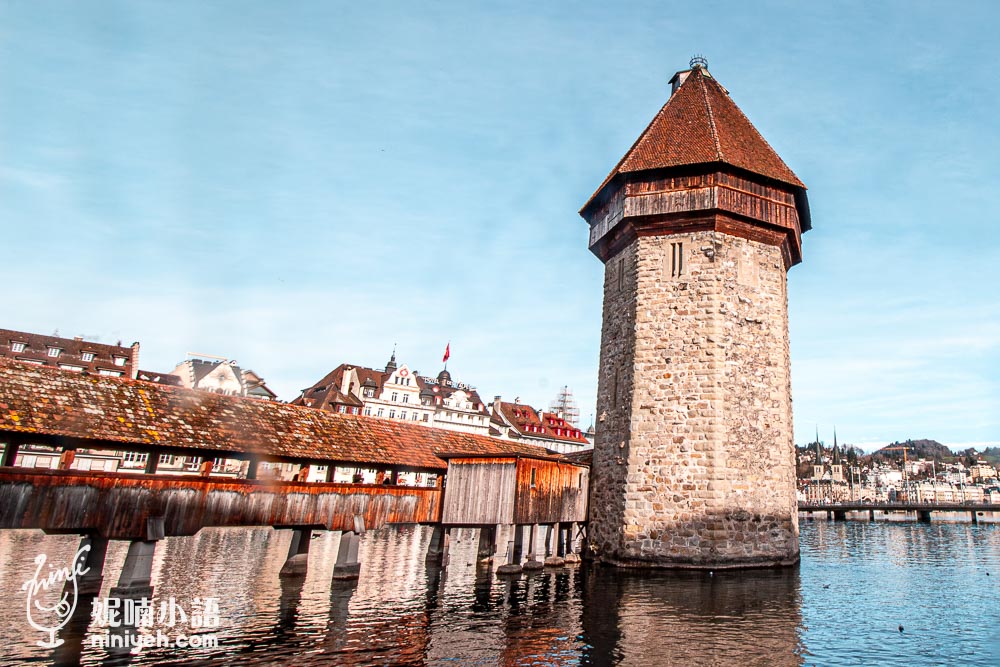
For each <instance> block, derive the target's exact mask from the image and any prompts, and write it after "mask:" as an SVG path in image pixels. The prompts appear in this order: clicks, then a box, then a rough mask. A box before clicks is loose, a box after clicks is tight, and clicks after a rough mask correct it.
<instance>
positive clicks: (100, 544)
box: [64, 535, 108, 595]
mask: <svg viewBox="0 0 1000 667" xmlns="http://www.w3.org/2000/svg"><path fill="white" fill-rule="evenodd" d="M85 547H89V548H88V549H87V550H86V551H85V552H84V553H82V554H80V568H79V569H80V570H86V572H84V573H83V574H82V575H80V576H79V577H77V578H76V590H77V592H78V593H79V594H80V595H96V594H97V593H100V592H101V585H102V584H104V559H105V558H106V557H107V555H108V540H107V539H106V538H103V537H98V536H96V535H84V536H83V537H82V538H80V547H79V548H78V549H77V553H80V550H81V549H84V548H85ZM71 587H72V584H68V583H67V585H66V587H64V590H66V588H71Z"/></svg>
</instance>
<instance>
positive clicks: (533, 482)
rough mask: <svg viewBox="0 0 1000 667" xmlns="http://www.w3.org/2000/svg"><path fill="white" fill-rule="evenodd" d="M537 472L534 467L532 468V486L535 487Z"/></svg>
mask: <svg viewBox="0 0 1000 667" xmlns="http://www.w3.org/2000/svg"><path fill="white" fill-rule="evenodd" d="M536 472H537V471H536V470H535V469H534V468H532V469H531V488H535V473H536Z"/></svg>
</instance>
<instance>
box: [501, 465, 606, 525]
mask: <svg viewBox="0 0 1000 667" xmlns="http://www.w3.org/2000/svg"><path fill="white" fill-rule="evenodd" d="M589 485H590V468H587V467H585V466H577V465H573V464H570V463H559V462H557V461H548V460H541V459H529V458H521V459H518V461H517V494H516V496H515V499H514V523H518V524H536V523H557V522H570V521H586V520H587V495H588V489H589Z"/></svg>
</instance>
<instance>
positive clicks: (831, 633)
mask: <svg viewBox="0 0 1000 667" xmlns="http://www.w3.org/2000/svg"><path fill="white" fill-rule="evenodd" d="M429 538H430V532H429V530H428V529H424V528H418V527H400V528H393V529H383V530H380V531H372V532H369V533H368V534H367V535H366V536H365V537H364V539H363V541H362V548H361V558H362V578H361V580H360V581H359V582H357V583H356V584H355V585H344V584H339V583H338V584H335V585H333V586H332V587H331V584H330V575H331V571H332V567H333V562H334V561H335V559H336V553H337V546H338V542H339V536H338V535H337V534H335V533H332V534H331V533H321V534H319V537H317V538H316V539H314V540H313V541H312V543H311V551H310V560H309V574H308V576H307V577H306V578H305V580H304V581H302V580H299V581H298V582H295V583H292V582H282V581H280V580H279V578H278V576H277V573H278V570H279V569H280V568H281V565H282V563H283V561H284V558H285V555H286V553H287V549H288V542H289V539H290V534H289V533H288V532H287V531H272V530H269V529H252V530H245V529H244V530H205V531H202V532H201V533H200V534H199V535H197V536H195V537H191V538H171V539H167V540H165V541H163V542H161V543H159V545H158V547H157V551H156V561H155V563H154V573H153V583H154V586H155V592H154V599H155V600H156V601H157V602H161V601H165V600H168V599H169V598H170V597H173V598H174V599H175V600H176V602H177V604H178V605H179V606H181V607H182V608H185V609H188V610H190V609H191V608H192V605H193V604H194V599H195V598H199V599H203V598H205V597H215V598H218V599H219V607H220V612H221V616H222V619H221V623H220V627H219V628H218V631H217V633H218V637H219V647H218V648H214V649H193V648H185V649H165V648H159V649H157V648H145V649H143V650H142V651H140V652H139V653H138V654H130V653H127V652H122V651H121V650H120V649H118V650H109V649H105V648H95V647H92V646H90V641H91V638H92V637H94V636H96V635H97V633H98V632H103V629H102V628H99V627H97V625H96V624H93V623H90V618H89V610H90V602H89V601H88V600H85V599H82V600H81V605H80V608H81V609H84V613H81V614H78V616H77V618H76V620H75V622H74V624H72V625H71V626H70V627H68V628H67V629H65V630H63V631H62V633H61V635H60V636H61V637H63V638H64V639H65V643H64V644H63V645H62V646H61V647H59V648H58V649H55V650H53V649H43V648H41V647H39V646H37V645H36V644H35V642H37V641H38V640H39V639H42V638H43V635H42V634H41V633H39V632H37V631H35V630H33V629H32V628H31V626H29V625H28V623H27V620H26V615H25V608H24V605H25V593H24V592H22V590H21V585H22V584H23V582H24V581H25V580H27V579H30V578H31V576H32V574H33V573H34V562H33V559H34V558H35V556H36V555H37V554H39V553H45V554H46V555H47V556H48V558H49V560H50V561H51V562H54V563H57V564H64V563H69V562H70V561H71V559H72V557H73V554H74V553H75V551H76V547H77V540H76V539H75V538H72V537H61V536H45V535H42V534H40V533H36V532H31V531H4V532H0V600H2V601H4V604H2V605H0V627H2V628H3V629H4V633H3V642H2V643H0V663H3V664H27V663H38V664H53V663H69V664H75V663H76V662H77V661H79V662H80V663H81V664H86V665H126V664H134V665H146V664H223V665H235V664H246V663H250V662H253V663H256V664H294V665H301V666H309V665H337V664H343V665H417V664H430V665H610V664H622V665H738V666H740V667H746V666H750V665H779V666H782V665H814V664H815V665H983V666H987V665H989V666H990V667H995V666H996V665H1000V630H998V621H1000V526H996V525H992V526H991V525H979V526H976V525H972V524H956V523H947V524H946V523H941V524H932V525H919V524H887V523H874V524H869V523H862V522H847V523H827V522H815V523H814V522H811V521H803V523H802V563H801V565H800V566H799V567H798V568H795V569H790V570H786V571H760V572H754V571H751V572H731V573H726V572H717V573H714V574H712V575H710V574H708V573H649V572H620V571H615V570H611V569H605V568H587V567H579V566H576V567H572V568H565V569H559V570H554V571H545V572H543V573H539V574H536V575H522V576H520V577H517V578H514V579H500V578H498V577H497V576H496V575H495V574H494V573H493V572H491V571H490V570H489V569H486V568H483V567H477V566H476V565H475V559H474V554H475V548H476V533H475V532H473V531H459V532H458V540H457V543H455V544H454V545H453V546H454V550H453V556H452V563H451V565H450V567H449V568H448V569H447V570H446V571H444V572H443V573H442V572H440V571H438V570H435V569H430V570H428V569H427V568H425V566H424V562H423V555H424V551H425V550H426V547H427V543H428V540H429ZM124 557H125V545H124V544H120V543H112V545H111V547H110V549H109V553H108V560H107V565H106V569H105V572H106V574H107V577H106V581H105V588H104V590H103V591H102V596H103V595H107V590H108V587H109V586H110V585H111V583H113V582H112V581H111V580H112V579H114V578H116V577H117V574H118V571H119V569H120V567H121V564H122V562H123V560H124ZM987 573H989V575H988V574H987ZM901 625H902V626H903V632H900V631H899V626H901ZM164 630H171V629H170V628H164Z"/></svg>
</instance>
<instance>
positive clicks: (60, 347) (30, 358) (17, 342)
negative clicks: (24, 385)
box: [0, 329, 139, 378]
mask: <svg viewBox="0 0 1000 667" xmlns="http://www.w3.org/2000/svg"><path fill="white" fill-rule="evenodd" d="M0 357H6V358H7V359H14V360H15V361H20V362H23V363H26V364H35V365H39V366H50V367H53V368H60V369H62V370H64V371H72V372H77V373H83V372H86V373H93V374H95V375H106V376H109V377H126V378H135V376H136V371H137V369H138V367H139V343H132V345H130V346H128V347H125V346H123V345H121V343H118V344H116V345H107V344H105V343H95V342H94V341H90V340H85V339H84V338H83V336H76V337H75V338H61V337H60V336H59V335H58V334H57V333H56V334H52V335H51V336H46V335H43V334H35V333H28V332H26V331H12V330H10V329H0Z"/></svg>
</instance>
